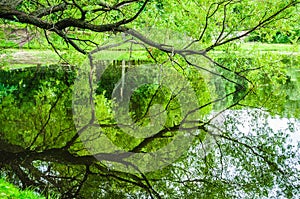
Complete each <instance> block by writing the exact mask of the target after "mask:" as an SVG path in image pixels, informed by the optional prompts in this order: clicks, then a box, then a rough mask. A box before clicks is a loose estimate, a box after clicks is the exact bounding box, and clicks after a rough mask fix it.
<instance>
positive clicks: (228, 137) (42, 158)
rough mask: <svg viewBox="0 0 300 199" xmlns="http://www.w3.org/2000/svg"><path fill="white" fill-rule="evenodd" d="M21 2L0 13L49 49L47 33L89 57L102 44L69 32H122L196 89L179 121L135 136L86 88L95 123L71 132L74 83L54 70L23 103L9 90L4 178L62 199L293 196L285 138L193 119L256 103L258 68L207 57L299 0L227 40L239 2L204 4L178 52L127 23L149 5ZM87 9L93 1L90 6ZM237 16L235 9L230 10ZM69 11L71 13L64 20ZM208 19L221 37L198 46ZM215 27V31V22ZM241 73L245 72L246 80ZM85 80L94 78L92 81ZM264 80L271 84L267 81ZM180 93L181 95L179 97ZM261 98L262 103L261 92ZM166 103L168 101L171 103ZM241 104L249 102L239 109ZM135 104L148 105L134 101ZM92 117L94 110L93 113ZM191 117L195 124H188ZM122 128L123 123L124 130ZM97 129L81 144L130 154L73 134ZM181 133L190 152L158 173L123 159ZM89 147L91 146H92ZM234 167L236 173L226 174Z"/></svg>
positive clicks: (3, 117)
mask: <svg viewBox="0 0 300 199" xmlns="http://www.w3.org/2000/svg"><path fill="white" fill-rule="evenodd" d="M28 2H29V1H22V2H18V3H20V5H18V6H9V5H2V4H1V6H2V7H1V9H0V17H1V18H3V19H6V20H11V21H18V22H21V23H25V24H31V25H34V26H36V27H39V28H41V29H42V30H44V31H45V37H46V39H47V40H48V42H49V44H51V45H52V46H53V47H55V46H54V43H53V41H52V40H51V39H53V37H52V38H51V37H50V36H49V34H48V31H51V32H54V33H56V34H57V35H58V36H59V37H61V38H62V39H63V40H64V41H65V42H66V43H67V44H70V45H71V46H73V47H74V48H75V49H76V50H77V51H79V52H81V53H83V54H88V52H89V49H90V48H91V47H95V46H97V50H99V48H100V46H98V43H99V41H92V40H91V39H90V38H89V39H86V38H84V37H80V36H82V35H80V31H78V32H75V33H78V34H79V35H78V36H79V37H73V36H72V33H71V30H70V28H78V29H81V30H89V31H91V32H92V33H93V32H107V31H113V32H124V33H126V34H127V35H125V37H126V38H127V37H129V38H130V39H129V40H128V42H131V43H134V44H136V43H138V44H140V45H141V46H142V47H143V49H144V50H145V52H146V53H147V57H149V58H151V61H153V62H155V63H161V62H163V63H165V65H166V66H167V67H172V68H175V69H176V70H177V71H179V73H181V74H183V75H185V77H187V79H189V80H190V81H191V85H192V87H193V88H194V89H195V90H196V91H195V92H196V96H197V98H199V99H197V100H198V101H199V103H200V105H199V106H198V107H196V108H195V109H192V110H189V112H188V113H187V114H185V115H179V116H178V114H177V115H176V114H175V113H174V112H176V111H174V112H171V113H170V114H169V115H168V116H169V118H168V119H169V121H170V122H169V123H168V125H165V126H163V128H162V129H160V130H159V131H158V132H157V133H156V134H153V135H152V136H150V137H147V138H133V137H130V136H128V135H125V134H124V133H123V134H122V132H120V126H118V124H117V123H116V121H115V120H114V119H113V113H112V111H110V110H109V109H110V105H111V104H110V103H113V102H112V101H108V100H107V99H105V98H104V97H103V96H101V95H98V96H93V95H92V94H93V92H91V95H90V96H89V97H90V98H88V99H87V100H88V101H90V102H95V104H98V106H97V105H96V107H94V108H95V109H92V112H82V116H83V118H82V120H84V119H86V118H87V119H89V118H92V119H91V121H88V122H90V123H88V124H89V125H87V126H83V127H82V128H81V129H80V130H78V129H76V128H75V126H76V125H77V123H76V122H78V121H75V124H74V121H73V118H72V115H71V113H70V106H71V103H72V102H71V96H72V94H73V93H72V91H73V90H72V86H73V83H74V82H73V79H72V78H71V79H72V80H71V81H68V80H69V77H66V76H65V75H61V74H62V73H60V72H58V73H56V74H55V78H52V79H47V78H46V79H44V80H40V81H37V82H36V85H34V86H36V87H33V88H32V89H29V90H26V93H25V94H26V95H27V96H30V97H27V98H26V97H24V96H22V95H20V96H18V97H16V96H17V95H13V94H12V95H8V96H5V97H4V98H3V100H2V101H1V113H0V121H1V127H0V134H1V139H0V152H1V162H0V166H1V174H2V175H4V176H7V177H8V178H9V179H10V180H12V181H14V182H15V183H16V184H18V185H20V186H22V187H24V188H25V187H30V186H34V187H38V191H40V192H44V194H49V193H53V192H57V193H59V194H60V196H61V197H62V198H74V197H75V198H89V197H90V198H96V197H99V198H126V197H127V198H129V197H135V198H147V197H148V198H166V197H173V198H187V197H190V198H229V197H243V196H249V197H251V196H257V197H262V196H266V197H268V191H270V189H273V188H274V187H277V186H279V188H280V190H281V191H282V193H284V194H285V195H286V196H287V197H289V198H292V197H293V195H296V194H298V186H299V185H298V184H297V183H298V181H297V179H298V177H299V176H298V173H297V171H296V170H293V168H292V167H291V165H289V164H286V163H285V161H286V160H288V158H289V157H290V156H293V155H294V154H293V153H292V152H290V151H289V150H286V149H285V148H284V144H283V143H284V141H285V137H284V136H285V135H284V134H280V133H278V134H276V133H274V132H272V131H271V130H270V129H267V128H261V127H259V128H261V129H260V131H258V132H257V133H259V135H258V136H252V135H245V134H242V133H241V134H238V133H236V132H235V131H234V130H235V129H236V126H235V125H234V124H236V123H238V122H237V121H235V120H232V121H229V122H228V121H226V122H228V124H227V125H228V126H230V125H232V126H231V128H227V129H226V128H225V129H222V128H220V126H218V125H216V124H214V123H212V121H213V120H212V119H207V118H206V117H203V118H201V120H200V118H196V119H195V115H196V114H199V112H200V114H199V115H204V114H207V113H208V111H209V110H210V108H211V107H212V106H217V105H218V103H221V104H222V102H223V101H226V100H227V103H225V104H226V106H225V107H221V108H222V109H223V110H221V111H220V112H218V113H217V114H216V117H217V116H218V115H221V114H222V113H224V112H226V110H228V109H231V108H236V109H237V108H240V106H246V105H249V104H250V105H251V106H256V105H257V104H255V103H256V101H254V100H253V99H254V98H255V94H257V93H255V92H254V91H257V90H255V89H257V87H255V86H256V85H255V84H259V83H261V81H260V80H261V79H259V78H256V77H257V76H258V75H257V74H255V72H257V69H260V67H261V66H257V67H255V66H254V67H252V66H251V67H246V68H239V67H241V66H240V65H237V66H234V67H231V66H228V65H229V64H228V63H227V64H228V65H227V64H226V63H220V62H219V61H217V59H213V58H212V57H211V56H210V55H208V52H209V51H213V50H214V49H216V48H218V47H219V48H221V47H222V46H225V45H229V44H230V43H231V42H234V41H236V40H238V39H240V38H242V37H245V36H247V34H249V33H251V32H254V31H256V30H258V29H260V28H262V27H265V26H267V25H268V24H270V23H273V22H275V21H277V20H280V19H282V18H284V16H283V15H281V14H282V13H283V14H284V13H285V11H286V10H287V9H289V8H292V7H293V6H295V5H297V4H298V3H299V2H297V1H288V2H285V3H282V4H280V7H279V8H276V10H275V11H274V10H272V12H271V13H270V12H269V11H268V10H264V13H262V16H261V19H260V20H258V21H255V23H252V24H251V27H247V29H248V31H246V32H245V33H243V34H242V35H240V36H232V34H230V33H231V32H232V31H234V30H231V27H229V30H228V26H230V24H228V22H229V21H228V20H230V17H229V11H230V8H231V6H235V4H236V5H239V3H242V2H238V1H222V2H215V3H211V4H210V6H209V8H208V11H207V14H206V15H205V24H204V26H203V29H202V30H201V31H200V33H199V34H198V35H199V37H198V38H197V40H195V41H193V42H191V43H190V44H187V45H185V47H181V48H174V46H172V45H165V44H164V43H162V42H160V41H156V40H155V39H152V38H149V37H147V35H144V34H142V33H141V32H138V31H136V30H133V29H130V28H128V27H126V26H125V25H128V24H129V23H131V22H134V21H135V20H137V18H138V16H140V15H141V13H142V11H143V10H144V9H145V8H147V5H149V4H150V1H144V2H141V1H134V0H133V1H118V2H117V3H115V4H109V3H101V2H100V3H99V2H98V1H97V4H95V5H94V6H88V4H87V3H86V1H81V2H77V1H55V3H53V2H52V1H47V2H46V1H34V2H32V5H30V6H28V5H27V4H26V3H28ZM90 3H91V4H92V3H94V1H91V2H90ZM22 6H24V7H22ZM250 7H251V6H250ZM29 8H30V9H29ZM253 9H254V8H253ZM132 11H134V12H132ZM235 12H237V11H236V9H235ZM240 12H242V10H241V11H240ZM70 13H73V14H74V15H70ZM107 13H108V14H111V13H113V14H112V15H111V16H110V17H107V18H105V17H104V19H103V18H101V20H100V21H99V20H98V18H99V17H100V15H101V14H107ZM132 13H133V14H132ZM115 15H116V16H115ZM252 15H253V14H252V13H248V15H245V16H244V17H243V18H241V19H240V18H239V19H238V20H237V22H236V24H235V25H236V26H232V27H233V29H237V28H238V25H237V24H239V23H243V21H244V20H246V19H248V18H251V17H252ZM70 16H72V17H70ZM211 19H214V20H220V19H221V21H219V22H218V24H219V25H220V24H221V29H220V32H219V34H218V37H217V39H216V40H215V41H214V42H213V43H212V44H209V45H208V46H206V47H204V48H203V49H200V50H199V47H198V44H200V43H201V42H204V38H205V37H208V36H207V35H206V33H207V32H209V31H210V29H211V27H210V24H213V22H212V20H211ZM102 20H103V21H102ZM220 22H221V23H220ZM99 24H100V25H99ZM212 28H214V24H213V25H212ZM54 49H55V48H54ZM55 50H56V49H55ZM225 50H226V49H225ZM89 55H91V54H89ZM195 56H199V57H202V58H203V59H204V60H206V61H207V62H208V63H210V64H211V66H212V67H211V68H209V67H203V66H202V65H201V64H199V63H198V62H197V60H196V61H195V60H194V59H193V57H195ZM90 64H91V63H90ZM237 68H238V70H237ZM199 71H200V72H199ZM245 71H247V72H249V71H250V72H249V74H248V73H246V72H245ZM202 72H203V73H204V72H205V73H207V74H209V75H208V76H209V78H211V79H212V80H211V81H213V80H214V78H215V79H217V80H220V81H221V82H222V83H225V84H226V85H228V86H225V87H224V89H223V91H224V92H223V93H222V92H220V93H217V94H216V95H215V96H207V95H208V92H207V90H208V89H207V88H206V86H207V85H206V84H210V83H211V82H205V81H204V80H203V79H202V78H203V77H202V76H201V75H202ZM33 74H34V73H33ZM199 74H200V75H199ZM246 74H247V75H246ZM266 74H268V73H266ZM256 75H257V76H256ZM33 76H35V75H33ZM59 77H61V78H59ZM253 77H254V78H253ZM33 79H35V78H33ZM253 80H255V81H253ZM24 81H25V79H24ZM90 82H92V78H91V79H90ZM270 82H271V83H272V81H270ZM217 83H218V82H217ZM246 85H247V86H246ZM21 86H22V84H20V85H19V90H20V89H21ZM80 86H82V87H83V88H84V89H87V90H89V89H91V88H92V86H91V85H80ZM248 86H249V87H248ZM211 88H212V90H213V89H216V88H215V87H213V86H212V87H211ZM226 89H228V90H226ZM251 89H252V90H251ZM199 90H201V92H202V93H201V92H199ZM91 91H93V90H91ZM148 91H149V90H147V92H148ZM152 91H154V92H152ZM155 91H156V90H155V89H153V90H150V91H149V94H148V95H149V96H146V97H149V98H150V99H151V97H153V96H155V95H157V94H158V93H159V92H160V93H163V92H166V91H164V90H163V89H162V90H160V91H159V92H155ZM241 91H242V92H241ZM145 92H146V91H144V93H143V94H145ZM263 92H266V93H268V94H269V96H268V97H270V99H272V100H273V101H276V97H274V95H272V93H271V90H264V91H263ZM153 93H154V94H153ZM160 93H159V94H160ZM166 93H167V92H166ZM178 93H180V92H179V91H178ZM178 93H172V94H170V93H169V98H167V97H165V98H163V97H158V98H159V99H163V101H164V102H163V104H164V105H166V106H167V107H171V108H170V109H172V108H174V107H175V106H176V105H177V104H178V103H177V101H176V100H175V98H174V96H176V95H177V94H178ZM253 93H254V94H253ZM25 94H23V95H25ZM80 94H81V93H79V95H80ZM250 94H253V95H250ZM249 96H250V97H249ZM253 96H254V97H253ZM188 97H189V96H188ZM19 98H20V99H21V98H22V100H23V101H21V102H20V101H19ZM231 98H234V100H231ZM262 98H266V96H263V97H262ZM173 99H174V101H175V102H174V101H173V103H172V100H173ZM228 99H229V100H228ZM249 99H250V100H249ZM93 100H94V101H93ZM243 100H244V101H243ZM247 100H248V101H247ZM136 101H138V100H136ZM245 102H246V104H243V103H245ZM267 102H268V100H267V99H265V102H264V103H265V104H266V103H267ZM83 103H84V102H83ZM85 103H87V102H85ZM140 104H147V103H143V102H140ZM150 104H151V100H150V103H148V104H147V108H145V107H142V108H141V109H142V110H140V113H138V114H136V115H135V116H136V117H139V116H142V117H141V118H135V119H137V120H139V119H141V120H143V118H144V116H145V117H146V115H147V111H148V110H149V109H150V108H148V106H150ZM261 107H263V105H261V103H259V108H261ZM97 113H100V114H99V115H97ZM88 114H91V117H88V116H87V115H88ZM194 114H195V115H194ZM84 116H86V118H84ZM89 116H90V115H89ZM96 116H97V117H99V118H100V119H99V118H97V117H96ZM175 116H176V118H175ZM190 116H191V118H193V120H191V119H190ZM192 116H193V117H192ZM229 119H230V118H229ZM223 123H225V122H223ZM119 125H120V124H119ZM121 125H122V124H121ZM123 125H124V126H125V124H123ZM180 126H181V128H180ZM228 126H227V127H228ZM100 127H101V128H102V129H103V130H101V131H100V130H99V132H97V133H98V134H91V135H89V136H87V137H85V138H86V139H88V140H89V139H90V140H92V139H95V140H97V139H99V135H100V134H102V133H106V134H108V135H109V136H108V137H109V139H111V140H113V141H115V142H116V143H118V144H119V145H120V146H122V147H123V148H126V150H127V151H125V152H119V153H118V152H115V151H114V152H115V153H103V152H99V151H89V150H88V149H87V147H86V146H85V145H84V144H83V143H82V142H81V140H80V139H79V137H80V135H81V134H83V132H84V131H86V130H89V129H90V128H95V129H97V128H98V129H99V128H100ZM179 129H180V130H181V131H182V132H184V133H185V134H186V135H190V134H194V136H195V139H194V141H193V143H192V145H191V147H190V149H189V151H187V152H186V153H185V154H183V155H182V156H181V157H180V158H179V160H177V161H176V162H175V163H173V164H170V165H169V166H167V167H165V168H162V169H160V170H157V171H152V172H149V173H143V172H140V171H139V168H136V167H135V165H134V164H132V163H131V162H128V161H127V158H128V157H129V156H131V155H132V153H133V152H134V153H136V154H143V153H147V152H149V151H155V150H157V149H158V148H159V147H161V146H164V145H163V144H165V143H170V142H171V141H170V140H172V139H173V138H174V137H175V135H176V133H178V130H179ZM122 140H123V141H122ZM163 142H165V143H163ZM100 144H101V143H100ZM176 147H178V146H174V147H173V149H174V151H175V149H176ZM95 148H96V149H97V147H95ZM93 152H94V153H93ZM129 152H131V153H129ZM94 155H95V156H94ZM95 157H97V159H96V158H95ZM99 160H100V161H99ZM166 161H167V160H166ZM110 163H116V164H119V165H122V166H127V167H128V168H130V167H134V169H135V171H137V172H136V173H132V172H126V171H118V170H116V169H114V167H113V166H110V165H111V164H110ZM232 168H234V171H235V172H236V173H238V174H239V175H235V174H233V173H232V172H233V171H232ZM128 170H129V169H128ZM280 194H281V193H279V194H278V195H280Z"/></svg>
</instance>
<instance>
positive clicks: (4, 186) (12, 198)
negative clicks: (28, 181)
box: [0, 178, 45, 199]
mask: <svg viewBox="0 0 300 199" xmlns="http://www.w3.org/2000/svg"><path fill="white" fill-rule="evenodd" d="M0 198H1V199H45V197H43V196H40V195H39V194H37V193H35V192H34V191H33V190H29V189H27V190H20V189H18V188H16V187H15V186H14V185H12V184H10V183H8V182H6V181H5V180H4V179H2V178H1V179H0Z"/></svg>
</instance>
